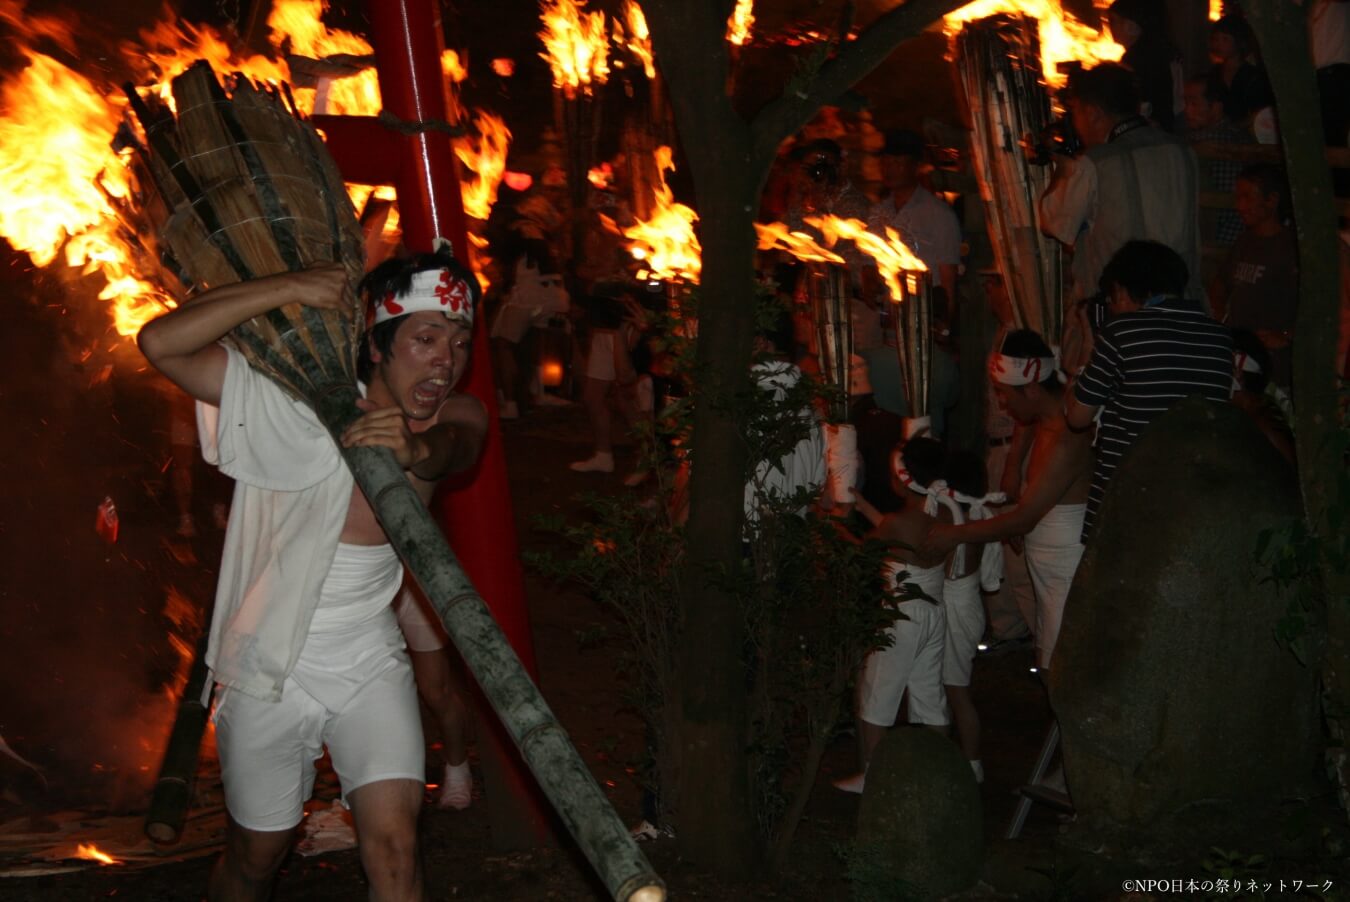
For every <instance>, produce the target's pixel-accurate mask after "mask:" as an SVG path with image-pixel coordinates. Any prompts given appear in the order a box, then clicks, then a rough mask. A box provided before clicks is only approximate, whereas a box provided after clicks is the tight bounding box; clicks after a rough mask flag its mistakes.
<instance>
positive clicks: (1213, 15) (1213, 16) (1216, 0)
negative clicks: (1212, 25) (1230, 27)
mask: <svg viewBox="0 0 1350 902" xmlns="http://www.w3.org/2000/svg"><path fill="white" fill-rule="evenodd" d="M1222 18H1223V0H1209V21H1211V22H1217V21H1219V20H1220V19H1222Z"/></svg>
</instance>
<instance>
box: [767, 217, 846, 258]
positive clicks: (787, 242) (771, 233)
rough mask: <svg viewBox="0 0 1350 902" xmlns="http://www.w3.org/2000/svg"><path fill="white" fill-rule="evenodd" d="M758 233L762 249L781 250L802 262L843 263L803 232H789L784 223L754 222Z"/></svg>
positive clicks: (834, 254)
mask: <svg viewBox="0 0 1350 902" xmlns="http://www.w3.org/2000/svg"><path fill="white" fill-rule="evenodd" d="M755 231H756V232H757V233H758V234H759V249H760V250H762V251H768V250H775V249H777V250H782V251H787V252H788V253H789V254H791V255H792V256H793V257H796V258H797V259H798V260H801V261H802V262H804V263H843V262H844V258H843V257H841V256H839V255H838V254H836V253H835V252H834V251H831V250H827V249H825V248H823V247H821V246H820V245H819V244H817V243H816V240H815V239H814V238H812V237H811V236H810V235H808V234H806V233H805V232H789V231H788V227H787V225H786V223H781V222H771V223H769V224H768V225H763V224H761V223H758V222H757V223H755Z"/></svg>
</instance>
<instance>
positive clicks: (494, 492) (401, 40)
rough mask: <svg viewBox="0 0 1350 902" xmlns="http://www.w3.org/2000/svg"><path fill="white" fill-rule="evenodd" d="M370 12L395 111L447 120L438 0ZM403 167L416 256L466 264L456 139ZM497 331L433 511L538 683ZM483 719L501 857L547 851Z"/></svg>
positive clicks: (513, 769)
mask: <svg viewBox="0 0 1350 902" xmlns="http://www.w3.org/2000/svg"><path fill="white" fill-rule="evenodd" d="M366 8H367V11H368V12H369V14H370V20H371V29H372V35H371V37H372V41H371V43H372V44H374V47H375V63H376V67H377V68H378V70H379V78H380V94H381V97H382V98H383V104H384V109H385V112H388V113H391V114H393V115H394V116H396V117H397V118H399V119H400V120H403V121H404V122H408V123H415V122H444V121H445V120H446V117H447V110H446V94H445V91H446V87H445V78H444V76H443V75H442V74H441V63H440V59H441V51H442V50H443V48H444V37H443V34H442V30H441V29H442V25H441V17H440V11H439V5H438V3H437V2H436V0H368V2H367V4H366ZM397 157H398V158H397V160H386V161H384V162H385V164H386V165H388V166H389V167H390V169H391V170H392V172H393V182H394V187H395V189H396V190H397V192H398V206H399V222H400V224H401V226H402V229H403V240H404V244H406V245H407V247H408V249H409V250H412V251H429V250H431V248H432V243H433V241H434V240H435V239H436V238H446V239H448V240H449V241H450V243H451V245H452V246H453V247H454V251H455V256H456V257H458V258H459V259H460V260H463V261H465V262H466V263H467V262H468V260H469V256H470V254H469V248H468V239H467V236H466V230H465V221H464V208H463V203H462V201H461V197H460V189H459V177H458V170H457V168H456V161H455V156H454V152H453V151H452V149H451V146H450V139H449V137H448V136H447V135H446V134H445V133H444V132H440V131H434V130H432V131H423V132H420V133H414V134H411V135H407V136H404V138H403V140H402V141H399V142H398V151H397ZM486 325H487V324H486V323H485V322H483V321H482V318H481V317H480V318H479V321H478V323H477V324H476V327H475V329H474V338H473V357H472V360H471V363H470V369H469V374H468V376H467V378H466V381H465V384H464V386H463V388H464V390H465V391H467V392H469V393H470V394H472V395H474V396H475V397H477V398H479V399H480V400H481V401H482V402H483V403H484V404H485V405H486V406H487V409H488V413H489V418H490V422H489V427H488V436H487V443H486V447H485V448H484V450H483V455H482V457H481V458H480V460H479V462H478V464H477V466H476V467H475V468H474V469H473V470H472V471H471V472H469V473H467V474H463V475H462V476H461V477H459V478H456V479H454V480H453V481H452V482H450V484H448V485H446V486H444V487H443V490H442V491H441V492H440V493H438V495H437V498H436V501H435V503H434V513H435V514H436V515H437V517H438V519H439V520H440V523H441V526H442V528H443V529H444V530H445V533H446V537H447V539H449V542H450V547H452V548H453V549H454V550H455V554H456V555H457V556H458V557H459V559H460V562H461V563H462V564H463V566H464V569H465V571H466V572H467V573H468V575H469V578H470V579H472V580H473V583H474V585H475V586H476V587H477V589H478V591H479V593H480V594H481V595H482V596H483V599H484V601H485V602H486V603H487V606H488V609H489V610H490V611H491V612H492V614H493V616H494V617H495V618H496V620H497V623H498V624H499V625H500V626H501V628H502V632H503V633H505V634H506V638H507V640H508V641H509V642H510V643H511V647H512V648H514V649H515V651H516V654H517V655H519V656H520V659H521V661H522V662H523V663H524V665H525V667H526V669H527V670H528V671H529V673H530V675H531V676H532V677H533V678H534V679H535V682H536V683H537V682H538V669H537V667H536V664H535V659H534V647H533V642H532V639H531V635H530V625H529V618H528V615H527V613H526V609H525V587H524V580H523V576H522V574H521V569H520V553H519V548H518V545H517V540H516V526H515V519H514V515H513V512H512V506H511V492H510V487H509V485H508V484H507V479H506V458H505V455H504V453H503V449H502V440H501V431H500V426H499V423H498V420H497V393H496V388H495V386H494V384H493V380H492V368H491V358H490V356H489V348H488V339H487V328H486ZM480 701H481V696H480ZM479 715H480V716H479V718H478V724H479V730H478V749H479V758H480V761H481V762H482V764H483V770H484V778H485V783H486V786H485V790H486V795H487V805H488V813H489V818H490V821H491V824H492V835H493V841H494V843H495V844H496V845H498V846H499V847H502V848H524V847H529V846H535V845H540V844H541V843H543V842H546V841H547V840H548V839H549V836H550V833H549V830H548V827H547V822H546V819H545V815H544V813H543V811H544V810H543V808H542V806H541V802H540V795H539V792H538V789H537V787H536V786H535V783H534V780H533V778H532V777H531V776H530V775H529V772H528V770H527V769H526V767H525V765H524V763H523V762H522V761H521V759H520V757H519V754H518V753H517V752H516V749H515V745H514V743H513V742H512V741H511V739H510V737H509V736H508V735H507V734H506V732H505V730H504V729H503V728H502V727H501V725H500V724H499V723H498V722H497V718H496V716H495V715H493V714H492V713H491V712H490V709H488V708H487V707H486V705H485V704H480V705H479Z"/></svg>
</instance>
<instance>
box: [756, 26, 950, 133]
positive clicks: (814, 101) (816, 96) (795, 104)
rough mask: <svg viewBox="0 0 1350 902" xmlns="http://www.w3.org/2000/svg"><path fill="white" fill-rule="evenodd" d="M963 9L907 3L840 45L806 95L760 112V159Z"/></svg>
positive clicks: (784, 98) (794, 95)
mask: <svg viewBox="0 0 1350 902" xmlns="http://www.w3.org/2000/svg"><path fill="white" fill-rule="evenodd" d="M964 5H965V0H909V2H908V3H905V4H903V5H901V6H897V7H896V8H894V9H892V10H890V11H889V12H887V13H885V14H884V15H882V16H881V17H880V18H879V19H877V20H876V21H875V22H873V23H872V24H871V25H869V26H868V27H867V28H866V29H865V30H864V31H863V32H862V34H860V35H858V39H857V40H855V41H850V42H848V43H847V44H844V45H842V46H843V48H844V49H843V50H842V51H841V52H840V53H839V55H838V56H836V57H834V58H833V59H831V60H830V61H829V62H827V63H826V64H825V65H824V66H822V67H821V69H820V72H819V74H817V75H816V77H815V78H814V79H813V80H812V81H811V83H810V84H809V85H808V86H807V87H806V89H805V90H804V91H798V92H784V94H783V95H782V96H780V97H779V98H778V99H777V100H775V101H773V102H772V103H770V104H769V105H768V106H766V107H764V109H762V110H760V112H759V114H758V115H757V116H755V119H754V121H753V122H752V123H751V126H750V127H751V131H752V133H753V135H754V144H753V146H754V152H755V155H756V157H759V158H771V157H772V156H773V154H774V153H776V152H777V150H778V145H779V144H781V143H783V139H785V138H787V137H788V136H789V135H791V134H792V133H793V132H795V131H797V130H798V129H800V128H801V127H802V126H803V125H805V124H806V123H807V122H810V121H811V117H812V116H814V115H815V114H816V111H817V110H819V109H820V108H821V107H822V106H824V105H826V104H828V103H829V102H830V101H832V100H834V99H836V98H837V97H839V95H841V94H843V93H844V92H845V91H847V90H848V89H849V88H851V87H853V86H854V85H855V84H857V83H858V81H860V80H861V79H862V78H863V77H864V76H866V75H867V73H869V72H871V71H872V70H873V69H875V68H876V67H877V66H879V65H880V64H881V63H882V61H883V60H885V59H886V57H887V56H889V55H890V54H891V51H893V50H894V49H895V47H896V45H898V44H899V43H900V42H901V41H904V40H906V39H907V38H911V37H914V36H915V35H917V34H918V33H919V32H921V31H923V30H924V29H925V28H927V27H928V26H929V25H931V24H932V23H933V22H936V21H937V20H938V19H940V18H942V17H943V16H944V15H946V14H947V13H949V12H951V11H952V10H954V9H956V8H957V7H960V6H964ZM842 38H843V36H841V40H842Z"/></svg>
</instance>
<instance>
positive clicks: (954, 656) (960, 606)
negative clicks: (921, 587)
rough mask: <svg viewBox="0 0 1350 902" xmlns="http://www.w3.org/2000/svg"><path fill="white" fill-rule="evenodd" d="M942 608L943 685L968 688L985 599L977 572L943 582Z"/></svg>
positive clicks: (980, 629)
mask: <svg viewBox="0 0 1350 902" xmlns="http://www.w3.org/2000/svg"><path fill="white" fill-rule="evenodd" d="M942 606H943V607H944V608H946V612H947V641H946V648H945V650H944V651H943V655H942V682H943V683H944V684H945V685H948V686H969V685H970V669H971V662H973V661H974V660H975V646H976V645H978V644H979V641H980V639H981V638H983V637H984V600H983V599H982V598H981V597H980V573H979V571H978V570H977V571H975V572H974V573H970V574H967V575H966V576H963V577H961V578H960V579H949V580H946V581H945V583H944V584H943V587H942Z"/></svg>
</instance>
